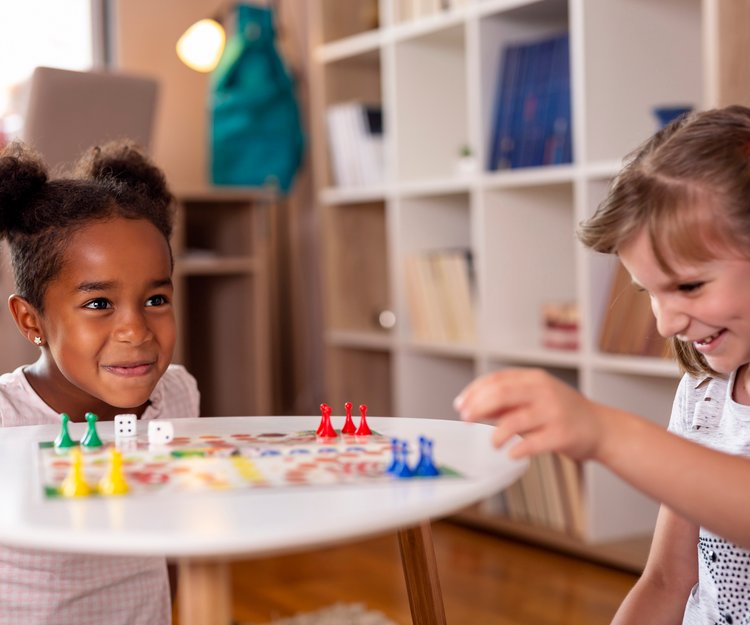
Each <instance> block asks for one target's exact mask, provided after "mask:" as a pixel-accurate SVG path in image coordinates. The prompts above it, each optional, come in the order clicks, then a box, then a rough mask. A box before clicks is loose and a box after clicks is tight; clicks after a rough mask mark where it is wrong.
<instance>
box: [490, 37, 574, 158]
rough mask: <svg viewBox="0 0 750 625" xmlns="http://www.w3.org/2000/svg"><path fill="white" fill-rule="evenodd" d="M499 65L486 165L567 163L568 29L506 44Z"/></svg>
mask: <svg viewBox="0 0 750 625" xmlns="http://www.w3.org/2000/svg"><path fill="white" fill-rule="evenodd" d="M500 68H501V70H500V72H501V73H500V76H499V78H498V81H497V90H496V96H495V104H494V109H493V129H492V136H491V137H490V141H489V145H490V150H489V162H488V169H490V170H496V169H512V168H516V167H536V166H541V165H554V164H560V163H570V162H572V160H573V154H572V141H571V137H572V132H571V131H572V128H571V108H570V41H569V36H568V34H567V33H564V34H561V35H556V36H554V37H547V38H545V39H540V40H537V41H530V42H525V43H516V44H510V45H507V46H505V47H504V48H503V49H502V51H501V59H500Z"/></svg>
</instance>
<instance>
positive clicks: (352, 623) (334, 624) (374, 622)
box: [245, 603, 398, 625]
mask: <svg viewBox="0 0 750 625" xmlns="http://www.w3.org/2000/svg"><path fill="white" fill-rule="evenodd" d="M245 625H250V624H249V623H247V624H245ZM264 625H398V624H397V623H394V622H393V621H391V620H390V619H389V618H387V617H386V616H385V615H384V614H383V613H382V612H378V611H376V610H368V609H367V608H366V607H365V606H363V605H362V604H361V603H337V604H334V605H332V606H329V607H327V608H323V609H322V610H317V611H315V612H308V613H306V614H298V615H296V616H292V617H289V618H283V619H281V620H278V621H272V622H271V623H266V624H264Z"/></svg>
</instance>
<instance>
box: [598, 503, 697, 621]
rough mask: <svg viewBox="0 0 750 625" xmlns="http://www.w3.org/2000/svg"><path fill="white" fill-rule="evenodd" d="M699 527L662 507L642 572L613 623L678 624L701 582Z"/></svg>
mask: <svg viewBox="0 0 750 625" xmlns="http://www.w3.org/2000/svg"><path fill="white" fill-rule="evenodd" d="M697 543H698V526H697V525H695V524H694V523H692V522H691V521H688V520H686V519H685V518H683V517H681V516H679V515H677V514H675V513H674V512H672V511H671V510H670V509H669V508H667V507H665V506H662V508H661V510H660V511H659V518H658V520H657V521H656V529H655V531H654V539H653V541H652V543H651V551H650V552H649V556H648V562H647V563H646V568H645V569H644V571H643V575H642V576H641V577H640V579H639V580H638V582H636V584H635V586H634V587H633V589H632V590H631V591H630V592H629V593H628V596H627V597H626V598H625V600H624V601H623V603H622V605H621V606H620V609H619V610H618V611H617V615H616V616H615V618H614V620H613V621H612V625H641V623H644V622H648V623H650V624H652V625H679V624H680V623H682V617H683V615H684V613H685V604H686V602H687V599H688V595H689V594H690V591H691V589H692V588H693V586H694V585H695V583H696V582H697V581H698V559H697V558H696V557H695V545H696V544H697Z"/></svg>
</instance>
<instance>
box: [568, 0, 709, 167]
mask: <svg viewBox="0 0 750 625" xmlns="http://www.w3.org/2000/svg"><path fill="white" fill-rule="evenodd" d="M702 4H703V3H702V1H701V0H668V1H665V2H632V1H630V0H584V2H583V5H584V8H583V14H584V16H585V17H584V20H583V21H584V24H583V31H584V32H583V44H582V48H583V49H582V59H583V62H584V65H585V69H584V74H585V78H586V88H585V103H581V104H583V110H585V112H586V120H585V122H586V133H585V134H586V160H587V161H589V162H593V161H606V160H612V159H620V158H622V157H623V156H624V155H625V154H627V153H629V152H630V151H631V150H633V149H635V148H636V146H637V145H638V144H639V143H641V141H643V140H645V139H646V138H647V137H649V136H650V135H651V134H652V133H653V132H654V131H655V130H656V129H657V127H658V123H657V121H656V118H655V116H654V114H653V112H652V111H653V108H654V107H655V106H665V105H677V104H679V105H682V104H688V105H692V106H693V107H695V108H701V106H702V100H703V97H702V94H703V93H704V88H703V78H702V76H703V73H704V72H703V71H702V68H703V58H702V54H703V51H702V50H703V43H702V42H703V30H702V19H701V18H702ZM665 33H669V35H668V36H665ZM613 77H616V79H613ZM602 85H606V88H603V87H602ZM579 119H580V117H579Z"/></svg>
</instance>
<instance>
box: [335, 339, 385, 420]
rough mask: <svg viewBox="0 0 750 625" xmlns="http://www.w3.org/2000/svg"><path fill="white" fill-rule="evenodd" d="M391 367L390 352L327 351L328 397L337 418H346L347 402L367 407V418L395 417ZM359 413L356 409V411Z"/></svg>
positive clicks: (341, 348) (366, 350)
mask: <svg viewBox="0 0 750 625" xmlns="http://www.w3.org/2000/svg"><path fill="white" fill-rule="evenodd" d="M391 369H392V367H391V354H390V352H389V351H385V350H384V351H380V350H377V349H349V348H343V347H328V348H327V349H326V377H327V384H326V389H327V393H328V395H327V397H326V398H325V400H324V401H325V403H327V404H328V405H329V406H331V407H332V408H333V411H334V414H343V410H344V404H345V403H346V402H348V401H350V402H352V404H354V406H355V407H356V406H359V405H360V404H366V405H367V408H368V410H367V414H368V415H377V416H385V417H387V416H391V415H393V404H392V402H391V398H392V397H393V392H392V384H391V379H392V370H391ZM355 410H356V408H355Z"/></svg>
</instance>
